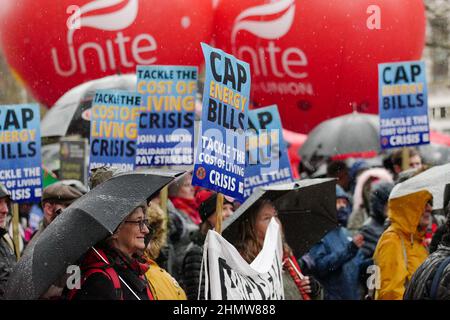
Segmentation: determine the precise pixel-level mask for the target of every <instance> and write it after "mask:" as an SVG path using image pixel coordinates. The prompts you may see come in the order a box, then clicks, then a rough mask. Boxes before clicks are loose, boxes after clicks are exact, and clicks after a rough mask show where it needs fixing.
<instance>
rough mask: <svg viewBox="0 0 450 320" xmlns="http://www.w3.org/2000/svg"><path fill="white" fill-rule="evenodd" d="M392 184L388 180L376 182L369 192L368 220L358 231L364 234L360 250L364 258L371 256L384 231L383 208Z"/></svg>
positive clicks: (384, 218)
mask: <svg viewBox="0 0 450 320" xmlns="http://www.w3.org/2000/svg"><path fill="white" fill-rule="evenodd" d="M393 187H394V184H392V183H390V182H380V183H377V184H376V185H375V186H374V188H373V189H372V191H371V193H370V209H369V216H370V218H369V220H368V221H367V222H366V223H365V224H364V225H363V226H362V228H361V230H360V232H361V234H362V235H363V236H364V244H363V246H362V247H361V251H362V253H363V254H364V256H365V257H366V258H372V256H373V254H374V252H375V248H376V247H377V243H378V240H379V239H380V237H381V235H382V234H383V232H384V231H385V229H386V228H385V220H386V217H385V216H384V208H385V206H386V205H387V202H388V200H389V194H390V193H391V191H392V188H393Z"/></svg>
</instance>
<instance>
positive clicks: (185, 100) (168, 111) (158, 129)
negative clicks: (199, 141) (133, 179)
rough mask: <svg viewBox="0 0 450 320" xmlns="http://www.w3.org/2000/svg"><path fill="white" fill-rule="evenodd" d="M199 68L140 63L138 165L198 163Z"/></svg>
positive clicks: (138, 80)
mask: <svg viewBox="0 0 450 320" xmlns="http://www.w3.org/2000/svg"><path fill="white" fill-rule="evenodd" d="M197 77H198V70H197V67H187V66H138V67H137V91H138V93H140V94H141V95H142V98H143V99H142V103H143V104H142V106H143V107H145V109H144V110H145V111H143V112H142V113H141V116H140V119H139V136H138V143H137V151H136V166H138V167H141V166H171V165H192V164H193V163H194V120H195V112H194V111H195V97H196V94H197Z"/></svg>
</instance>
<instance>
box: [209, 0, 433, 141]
mask: <svg viewBox="0 0 450 320" xmlns="http://www.w3.org/2000/svg"><path fill="white" fill-rule="evenodd" d="M422 1H423V0H345V1H343V0H279V1H270V0H233V1H220V2H219V4H218V7H217V9H216V14H215V26H216V30H215V41H216V46H217V47H219V48H221V49H223V50H225V51H227V52H230V53H233V54H234V55H235V56H237V57H238V58H240V59H243V60H245V61H247V62H249V63H250V64H251V72H252V99H253V101H254V103H255V104H256V105H257V106H258V105H259V106H267V105H270V104H273V103H276V104H278V105H279V110H280V113H281V116H282V122H283V125H284V127H285V128H287V129H290V130H294V131H297V132H301V133H308V132H309V131H310V130H311V129H312V128H313V127H314V126H315V125H316V124H318V123H319V122H321V121H323V120H324V119H327V118H330V117H335V116H338V115H341V114H345V113H349V112H350V111H352V110H354V109H357V110H359V111H363V112H370V113H377V112H378V103H377V94H378V82H377V81H378V80H377V77H378V73H377V65H378V63H381V62H391V61H405V60H416V59H420V58H421V54H422V50H423V47H424V38H425V10H424V6H423V3H422Z"/></svg>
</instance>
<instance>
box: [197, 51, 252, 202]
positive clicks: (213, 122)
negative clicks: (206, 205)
mask: <svg viewBox="0 0 450 320" xmlns="http://www.w3.org/2000/svg"><path fill="white" fill-rule="evenodd" d="M202 48H203V54H204V56H205V63H206V77H205V88H204V94H203V109H202V126H201V133H200V135H199V136H200V137H199V140H198V144H197V153H196V157H195V166H194V174H193V178H192V184H194V185H198V186H202V187H205V188H208V189H211V190H214V191H217V192H220V193H223V194H224V195H228V196H231V197H233V198H237V199H239V200H243V198H244V177H245V158H246V156H245V130H246V129H247V127H248V117H247V110H248V104H249V95H250V68H249V65H248V64H247V63H245V62H243V61H240V60H238V59H236V58H234V57H233V56H232V55H229V54H227V53H225V52H223V51H222V50H218V49H214V48H212V47H210V46H208V45H206V44H204V43H202Z"/></svg>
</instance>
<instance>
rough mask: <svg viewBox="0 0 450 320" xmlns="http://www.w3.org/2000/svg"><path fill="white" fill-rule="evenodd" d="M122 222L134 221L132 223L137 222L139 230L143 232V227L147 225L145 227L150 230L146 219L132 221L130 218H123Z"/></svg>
mask: <svg viewBox="0 0 450 320" xmlns="http://www.w3.org/2000/svg"><path fill="white" fill-rule="evenodd" d="M124 222H126V223H134V224H138V225H139V230H140V231H141V232H144V227H147V229H148V230H149V231H150V230H151V229H150V224H149V222H148V219H143V220H137V221H132V220H125V221H124Z"/></svg>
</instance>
